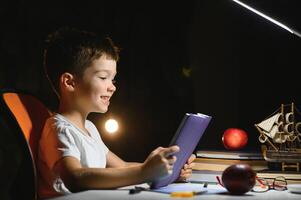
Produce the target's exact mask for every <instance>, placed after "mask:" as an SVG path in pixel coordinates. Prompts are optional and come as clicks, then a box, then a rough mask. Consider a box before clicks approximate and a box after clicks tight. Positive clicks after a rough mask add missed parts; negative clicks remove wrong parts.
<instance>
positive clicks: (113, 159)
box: [106, 151, 142, 168]
mask: <svg viewBox="0 0 301 200" xmlns="http://www.w3.org/2000/svg"><path fill="white" fill-rule="evenodd" d="M141 164H142V163H138V162H126V161H124V160H122V159H121V158H120V157H118V156H117V155H116V154H114V153H113V152H111V151H109V152H108V154H107V166H106V167H108V168H115V167H129V166H134V165H141Z"/></svg>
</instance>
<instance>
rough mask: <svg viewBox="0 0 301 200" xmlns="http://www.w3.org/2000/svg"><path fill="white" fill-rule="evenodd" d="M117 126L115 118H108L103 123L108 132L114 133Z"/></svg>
mask: <svg viewBox="0 0 301 200" xmlns="http://www.w3.org/2000/svg"><path fill="white" fill-rule="evenodd" d="M118 128H119V126H118V122H117V121H116V120H115V119H109V120H107V121H106V123H105V129H106V131H107V132H108V133H111V134H112V133H115V132H116V131H117V130H118Z"/></svg>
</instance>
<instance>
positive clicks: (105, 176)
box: [54, 146, 179, 192]
mask: <svg viewBox="0 0 301 200" xmlns="http://www.w3.org/2000/svg"><path fill="white" fill-rule="evenodd" d="M178 151H179V148H178V147H177V146H173V147H169V148H162V147H160V148H157V149H155V150H154V151H153V152H152V153H151V154H150V155H149V156H148V158H147V159H146V160H145V162H144V163H142V164H137V165H130V166H124V167H116V168H86V167H83V166H82V165H81V164H80V162H79V160H78V159H76V158H75V157H72V156H66V157H63V158H62V159H60V160H59V161H57V163H56V164H55V166H54V172H55V173H56V174H58V175H59V176H60V177H61V178H62V180H63V182H64V184H65V185H66V187H67V188H68V189H69V190H70V191H72V192H77V191H81V190H88V189H109V188H118V187H122V186H127V185H134V184H140V183H144V182H151V181H153V180H154V179H156V178H159V177H162V176H165V175H167V174H169V173H171V171H172V167H173V164H174V163H175V161H176V158H175V156H170V155H172V154H174V153H176V152H178Z"/></svg>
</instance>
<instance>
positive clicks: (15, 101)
mask: <svg viewBox="0 0 301 200" xmlns="http://www.w3.org/2000/svg"><path fill="white" fill-rule="evenodd" d="M1 98H2V100H3V102H4V104H5V106H7V108H8V110H9V111H10V113H11V114H12V117H13V118H14V119H15V121H16V122H17V125H18V126H19V130H21V131H19V132H22V133H21V134H22V135H23V138H24V139H25V140H26V144H27V145H26V146H27V152H29V153H30V158H31V163H32V169H33V174H34V187H35V188H34V193H35V194H34V199H37V180H38V178H37V176H38V173H37V170H36V165H35V161H36V159H37V152H38V145H39V139H40V135H41V133H42V129H43V126H44V123H45V121H46V119H47V118H48V117H50V114H51V113H50V111H49V110H48V109H47V108H46V106H45V105H44V104H43V103H41V102H40V101H39V100H38V99H37V98H35V97H34V96H32V95H29V94H23V93H17V92H2V95H1Z"/></svg>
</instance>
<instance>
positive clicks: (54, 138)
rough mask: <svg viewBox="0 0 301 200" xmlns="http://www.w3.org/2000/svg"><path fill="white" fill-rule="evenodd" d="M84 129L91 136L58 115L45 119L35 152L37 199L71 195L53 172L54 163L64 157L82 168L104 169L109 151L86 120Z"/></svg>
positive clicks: (91, 124)
mask: <svg viewBox="0 0 301 200" xmlns="http://www.w3.org/2000/svg"><path fill="white" fill-rule="evenodd" d="M85 127H86V129H87V130H88V131H89V133H90V136H89V135H87V134H86V133H84V132H83V131H82V130H81V129H79V128H78V127H76V126H75V125H74V124H72V123H71V122H70V121H68V119H66V118H65V117H64V116H62V115H60V114H55V115H53V116H52V117H50V118H49V119H47V121H46V123H45V126H44V129H43V132H42V135H41V139H40V143H39V152H38V171H39V184H38V185H39V197H40V198H48V197H54V196H59V195H62V194H68V193H71V192H70V191H69V190H68V189H67V188H66V187H65V185H64V183H63V181H62V179H61V178H60V177H59V175H58V174H56V173H55V172H54V171H53V167H54V165H55V163H56V162H57V161H58V160H60V159H61V158H63V157H65V156H72V157H74V158H76V159H78V160H79V162H80V163H81V165H82V166H83V167H93V168H105V167H106V154H107V153H108V151H109V149H108V148H107V146H106V145H105V144H104V143H103V141H102V139H101V137H100V135H99V132H98V130H97V128H96V127H95V125H94V124H93V123H92V122H91V121H89V120H86V122H85Z"/></svg>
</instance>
